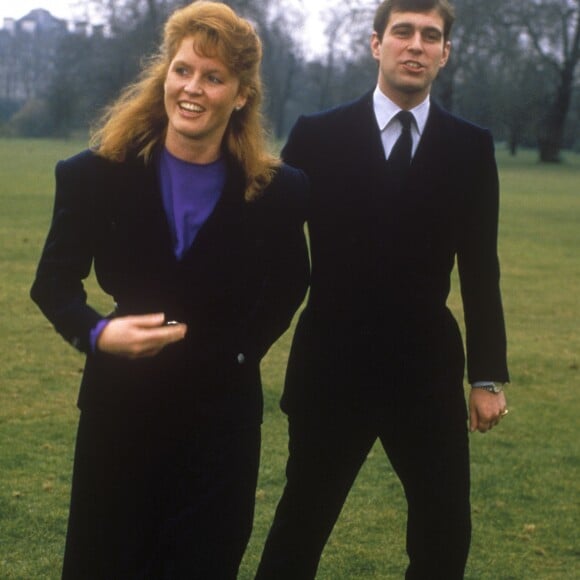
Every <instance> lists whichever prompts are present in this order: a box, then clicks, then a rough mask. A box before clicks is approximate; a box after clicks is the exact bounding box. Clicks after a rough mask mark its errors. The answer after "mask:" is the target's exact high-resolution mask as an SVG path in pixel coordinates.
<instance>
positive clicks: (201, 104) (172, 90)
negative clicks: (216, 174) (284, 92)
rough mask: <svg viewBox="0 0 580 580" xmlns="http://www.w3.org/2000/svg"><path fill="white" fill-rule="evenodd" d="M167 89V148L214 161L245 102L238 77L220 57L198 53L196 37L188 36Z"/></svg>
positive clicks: (171, 69)
mask: <svg viewBox="0 0 580 580" xmlns="http://www.w3.org/2000/svg"><path fill="white" fill-rule="evenodd" d="M164 88H165V110H166V112H167V117H168V119H169V123H168V127H167V136H166V139H165V145H166V147H167V149H168V150H169V151H170V152H171V153H172V154H173V155H175V156H176V157H179V158H181V159H184V160H186V161H194V162H197V163H210V162H212V161H215V159H217V158H218V157H219V154H220V148H221V142H222V139H223V136H224V133H225V131H226V128H227V126H228V123H229V120H230V117H231V115H232V113H233V112H234V111H235V110H236V109H239V108H242V107H243V106H244V105H245V104H246V98H245V97H244V96H243V95H242V94H241V93H240V82H239V79H238V77H237V76H236V75H234V74H233V73H232V72H231V71H230V70H229V68H228V67H227V66H226V65H225V64H224V63H223V62H222V61H221V60H220V59H218V58H216V57H211V58H210V57H206V56H202V55H200V54H199V53H197V52H196V51H195V38H194V37H192V36H188V37H186V38H184V39H183V41H182V42H181V44H180V46H179V49H178V50H177V53H176V54H175V57H174V58H173V60H172V61H171V64H170V65H169V70H168V72H167V77H166V79H165V85H164Z"/></svg>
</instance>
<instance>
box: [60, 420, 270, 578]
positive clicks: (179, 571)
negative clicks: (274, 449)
mask: <svg viewBox="0 0 580 580" xmlns="http://www.w3.org/2000/svg"><path fill="white" fill-rule="evenodd" d="M180 414H181V415H187V413H183V412H180ZM192 423H193V424H192ZM194 423H195V422H194V421H191V420H189V421H188V420H187V418H186V417H185V418H181V419H179V418H177V417H176V415H175V414H172V413H155V412H144V413H139V412H137V411H131V412H128V413H127V414H115V413H105V412H101V411H98V412H96V411H90V412H82V413H81V417H80V422H79V429H78V435H77V443H76V453H75V465H74V473H73V487H72V497H71V509H70V516H69V527H68V534H67V541H66V550H65V558H64V567H63V578H64V579H65V580H71V579H72V580H90V579H95V580H97V579H99V580H117V579H119V580H120V579H123V580H134V579H146V578H147V579H178V578H187V579H199V580H207V579H208V578H212V579H215V580H234V579H235V578H236V575H237V571H238V567H239V564H240V561H241V559H242V556H243V553H244V551H245V548H246V546H247V543H248V541H249V538H250V533H251V528H252V522H253V515H254V498H255V490H256V482H257V474H258V464H259V454H260V426H259V425H252V426H249V427H247V428H238V429H235V428H232V429H231V430H226V431H224V430H222V431H217V430H214V431H212V430H211V429H199V428H198V427H195V425H194Z"/></svg>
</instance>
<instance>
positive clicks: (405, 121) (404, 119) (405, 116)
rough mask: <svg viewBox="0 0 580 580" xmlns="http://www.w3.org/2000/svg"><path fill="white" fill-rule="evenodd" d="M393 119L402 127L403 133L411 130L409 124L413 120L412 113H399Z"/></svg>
mask: <svg viewBox="0 0 580 580" xmlns="http://www.w3.org/2000/svg"><path fill="white" fill-rule="evenodd" d="M395 117H396V118H397V119H398V120H399V123H401V125H402V126H403V130H404V131H409V130H410V129H411V123H412V122H413V121H414V120H415V117H413V113H410V112H409V111H399V112H398V113H397V114H396V115H395Z"/></svg>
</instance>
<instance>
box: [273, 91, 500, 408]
mask: <svg viewBox="0 0 580 580" xmlns="http://www.w3.org/2000/svg"><path fill="white" fill-rule="evenodd" d="M283 157H284V159H285V161H287V162H288V163H290V164H291V165H294V166H296V167H299V168H301V169H303V170H304V171H305V173H306V174H307V175H308V177H309V179H310V182H311V196H312V199H311V208H310V215H309V217H308V228H309V234H310V242H311V255H312V279H311V288H310V297H309V301H308V304H307V307H306V309H305V311H304V312H303V314H302V316H301V319H300V321H299V324H298V328H297V331H296V335H295V339H294V343H293V348H292V353H291V357H290V362H289V368H288V375H287V381H286V388H285V393H284V397H283V402H282V406H283V408H284V409H286V410H291V409H296V408H305V407H308V405H309V404H310V405H315V404H321V405H327V404H333V405H336V404H340V402H341V401H342V402H343V403H346V404H351V403H353V402H356V401H357V400H358V401H359V402H360V401H363V402H364V403H365V404H373V401H376V400H377V399H376V396H378V397H379V398H380V397H381V396H382V395H383V394H384V393H387V392H388V391H389V390H390V389H392V388H406V389H414V388H429V387H428V385H433V386H434V388H437V389H441V388H445V386H444V385H447V384H453V385H457V384H458V383H461V382H462V380H463V373H464V353H463V345H462V340H461V336H460V333H459V329H458V326H457V324H456V322H455V320H454V319H453V317H452V315H451V313H450V312H449V310H448V309H447V307H446V299H447V296H448V293H449V289H450V274H451V271H452V269H453V267H454V263H455V260H457V263H458V267H459V275H460V280H461V291H462V298H463V306H464V311H465V324H466V335H467V336H466V342H467V360H468V375H469V380H470V381H477V380H495V381H507V380H508V372H507V365H506V338H505V330H504V320H503V313H502V305H501V297H500V289H499V265H498V258H497V250H496V246H497V243H496V240H497V221H498V176H497V169H496V164H495V159H494V149H493V141H492V137H491V135H490V134H489V132H487V131H485V130H483V129H480V128H478V127H476V126H474V125H472V124H470V123H468V122H466V121H464V120H460V119H458V118H456V117H453V116H451V115H450V114H448V113H446V112H445V111H443V110H442V109H441V108H440V107H438V106H437V105H436V104H434V103H432V105H431V109H430V114H429V119H428V122H427V125H426V128H425V131H424V133H423V136H422V139H421V141H420V144H419V147H418V149H417V152H416V154H415V157H414V159H413V162H412V166H411V168H410V170H409V173H408V175H407V177H406V178H405V179H403V180H401V179H398V178H397V176H396V175H395V174H394V173H393V172H392V171H391V170H390V168H389V164H388V162H387V161H386V160H385V157H384V151H383V148H382V144H381V140H380V132H379V129H378V126H377V123H376V119H375V116H374V113H373V106H372V93H369V94H367V95H365V96H364V97H362V98H361V99H359V100H358V101H356V102H354V103H351V104H347V105H344V106H341V107H338V108H336V109H333V110H331V111H327V112H323V113H320V114H316V115H312V116H308V117H302V118H300V119H299V120H298V122H297V123H296V125H295V126H294V128H293V130H292V132H291V134H290V137H289V140H288V143H287V145H286V147H285V149H284V151H283ZM370 393H373V394H374V395H375V397H371V396H369V394H370Z"/></svg>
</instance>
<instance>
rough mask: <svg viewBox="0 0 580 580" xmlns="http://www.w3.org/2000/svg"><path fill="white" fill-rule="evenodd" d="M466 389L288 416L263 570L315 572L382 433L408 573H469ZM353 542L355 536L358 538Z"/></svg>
mask: <svg viewBox="0 0 580 580" xmlns="http://www.w3.org/2000/svg"><path fill="white" fill-rule="evenodd" d="M466 419H467V414H466V406H465V399H464V394H463V389H462V388H459V387H458V388H456V389H455V390H454V391H453V393H445V394H443V395H437V394H434V393H433V392H431V393H430V394H425V396H414V397H413V398H411V397H407V398H406V397H402V398H398V399H397V400H393V401H392V402H391V403H390V404H388V405H385V406H384V407H383V408H380V409H379V408H374V409H372V410H371V411H369V412H368V413H359V412H358V411H357V410H356V409H355V410H351V411H349V412H347V411H346V410H343V411H342V412H337V410H336V408H329V409H327V410H326V411H325V412H319V413H317V414H314V415H312V416H310V417H307V416H306V415H300V416H297V415H295V414H291V415H290V416H289V433H290V442H289V451H290V453H289V458H288V463H287V468H286V476H287V483H286V487H285V489H284V492H283V495H282V498H281V500H280V502H279V504H278V507H277V511H276V515H275V518H274V522H273V524H272V528H271V530H270V533H269V536H268V539H267V541H266V545H265V548H264V552H263V554H262V560H261V562H260V566H259V569H258V573H257V576H256V578H257V579H259V580H265V579H268V580H282V579H287V580H307V579H311V578H314V577H315V575H316V570H317V568H318V564H319V560H320V557H321V554H322V551H323V549H324V546H325V544H326V541H327V540H328V537H329V535H330V533H331V531H332V528H333V526H334V524H335V522H336V520H337V518H338V516H339V514H340V511H341V509H342V506H343V504H344V502H345V500H346V497H347V495H348V492H349V490H350V488H351V486H352V484H353V482H354V480H355V478H356V476H357V474H358V472H359V469H360V468H361V466H362V464H363V462H364V461H365V458H366V456H367V454H368V453H369V451H370V449H371V447H372V446H373V444H374V443H375V441H376V439H377V438H378V439H379V440H380V442H381V444H382V446H383V448H384V450H385V452H386V454H387V456H388V458H389V460H390V462H391V464H392V466H393V468H394V470H395V471H396V473H397V475H398V476H399V478H400V480H401V482H402V484H403V487H404V490H405V495H406V499H407V504H408V519H407V552H408V556H409V567H408V569H407V572H406V578H407V579H413V580H416V579H421V580H435V579H440V580H459V579H461V578H463V574H464V570H465V565H466V561H467V555H468V551H469V544H470V537H471V518H470V503H469V483H470V482H469V451H468V433H467V423H466ZM353 541H355V542H356V541H357V540H356V539H353Z"/></svg>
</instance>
